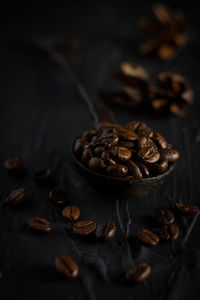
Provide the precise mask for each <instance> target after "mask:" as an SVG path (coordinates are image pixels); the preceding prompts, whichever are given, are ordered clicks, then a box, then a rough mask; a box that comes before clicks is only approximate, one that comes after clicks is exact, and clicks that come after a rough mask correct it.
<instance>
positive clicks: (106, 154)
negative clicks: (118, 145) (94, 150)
mask: <svg viewBox="0 0 200 300" xmlns="http://www.w3.org/2000/svg"><path fill="white" fill-rule="evenodd" d="M109 158H110V155H109V152H108V151H103V152H102V153H101V159H103V161H104V162H108V160H109Z"/></svg>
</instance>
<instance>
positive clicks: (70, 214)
mask: <svg viewBox="0 0 200 300" xmlns="http://www.w3.org/2000/svg"><path fill="white" fill-rule="evenodd" d="M62 216H63V218H64V219H66V220H69V221H75V220H77V219H78V218H79V216H80V209H79V207H77V206H67V207H65V208H64V209H63V211H62Z"/></svg>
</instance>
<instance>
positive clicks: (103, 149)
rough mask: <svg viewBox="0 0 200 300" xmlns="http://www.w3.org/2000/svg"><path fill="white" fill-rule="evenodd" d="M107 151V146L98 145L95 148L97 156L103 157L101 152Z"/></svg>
mask: <svg viewBox="0 0 200 300" xmlns="http://www.w3.org/2000/svg"><path fill="white" fill-rule="evenodd" d="M104 151H105V148H104V147H100V146H99V147H96V148H95V149H94V151H93V152H94V155H95V156H97V157H101V154H102V153H103V152H104Z"/></svg>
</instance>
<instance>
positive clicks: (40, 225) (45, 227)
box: [28, 217, 52, 232]
mask: <svg viewBox="0 0 200 300" xmlns="http://www.w3.org/2000/svg"><path fill="white" fill-rule="evenodd" d="M28 225H29V226H30V227H31V228H32V229H35V230H38V231H43V232H49V231H51V230H52V226H51V223H50V222H49V221H47V220H46V219H44V218H40V217H33V218H30V219H29V221H28Z"/></svg>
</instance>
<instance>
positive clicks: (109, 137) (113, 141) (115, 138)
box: [99, 133, 119, 146]
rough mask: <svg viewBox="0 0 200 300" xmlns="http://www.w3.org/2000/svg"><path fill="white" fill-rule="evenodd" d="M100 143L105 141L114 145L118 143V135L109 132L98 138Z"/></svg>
mask: <svg viewBox="0 0 200 300" xmlns="http://www.w3.org/2000/svg"><path fill="white" fill-rule="evenodd" d="M99 140H100V141H101V142H102V143H107V144H108V145H110V146H115V145H117V144H118V141H119V137H118V136H117V135H116V134H113V133H109V134H107V135H105V136H103V137H102V138H101V139H99Z"/></svg>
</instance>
